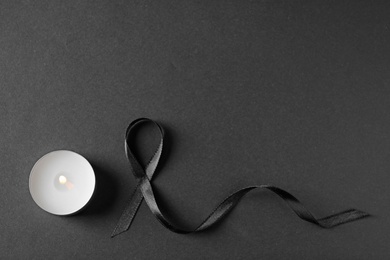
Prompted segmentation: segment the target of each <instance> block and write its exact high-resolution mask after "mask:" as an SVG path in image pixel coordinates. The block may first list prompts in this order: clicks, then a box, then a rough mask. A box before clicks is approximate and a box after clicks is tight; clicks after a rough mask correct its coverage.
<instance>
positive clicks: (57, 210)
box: [29, 150, 96, 215]
mask: <svg viewBox="0 0 390 260" xmlns="http://www.w3.org/2000/svg"><path fill="white" fill-rule="evenodd" d="M95 182H96V180H95V174H94V171H93V168H92V166H91V165H90V164H89V162H88V161H87V160H86V159H85V158H84V157H83V156H81V155H80V154H77V153H75V152H72V151H66V150H60V151H53V152H50V153H48V154H46V155H44V156H42V157H41V158H40V159H39V160H38V161H37V162H36V163H35V165H34V167H33V168H32V170H31V173H30V180H29V188H30V193H31V196H32V198H33V200H34V201H35V203H37V204H38V206H39V207H41V208H42V209H44V210H46V211H47V212H49V213H52V214H55V215H69V214H73V213H76V212H78V211H79V210H81V209H82V208H83V207H84V206H85V205H86V204H87V203H88V201H89V200H90V199H91V197H92V195H93V192H94V190H95Z"/></svg>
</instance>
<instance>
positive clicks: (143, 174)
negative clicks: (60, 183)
mask: <svg viewBox="0 0 390 260" xmlns="http://www.w3.org/2000/svg"><path fill="white" fill-rule="evenodd" d="M143 123H152V124H154V126H156V127H157V128H158V130H159V132H160V144H159V145H158V148H157V150H156V152H155V153H154V155H153V156H152V158H151V159H150V161H149V163H148V164H147V165H146V166H145V167H142V166H141V164H140V163H139V162H138V160H137V159H136V157H135V156H134V153H133V152H132V149H131V147H130V145H129V140H130V137H131V136H132V134H133V131H134V128H135V127H136V126H137V125H140V124H143ZM163 140H164V130H163V128H162V127H161V126H160V125H159V124H158V123H156V122H155V121H153V120H151V119H147V118H139V119H136V120H134V121H133V122H131V123H130V125H129V126H128V128H127V130H126V137H125V149H126V156H127V158H128V160H129V162H130V166H131V170H132V172H133V175H134V176H135V178H136V179H137V180H138V185H137V187H136V189H135V191H134V193H133V194H132V196H131V199H130V202H129V204H128V205H127V207H126V208H125V210H124V212H123V214H122V216H121V218H120V219H119V222H118V224H117V226H116V227H115V230H114V232H113V233H112V235H111V237H114V236H116V235H119V234H120V233H122V232H125V231H127V230H128V229H129V227H130V225H131V223H132V221H133V219H134V217H135V215H136V213H137V210H138V208H139V206H140V205H141V203H142V200H143V199H145V201H146V203H147V205H148V206H149V208H150V210H151V211H152V213H153V214H154V216H155V217H156V218H157V219H158V220H159V221H160V223H161V224H162V225H164V226H165V227H166V228H168V229H169V230H171V231H173V232H176V233H181V234H187V233H193V232H199V231H202V230H205V229H207V228H209V227H211V226H213V225H214V224H216V223H218V222H219V221H220V220H222V219H223V218H224V217H225V216H226V215H227V214H228V213H229V212H230V211H231V210H232V209H233V208H234V207H235V206H236V205H237V203H238V202H239V200H240V199H241V198H242V197H243V196H244V195H245V194H247V193H248V192H249V191H251V190H253V189H257V188H263V189H268V190H270V191H272V192H274V193H275V194H277V195H278V196H279V197H281V198H282V199H283V200H284V201H285V202H287V204H288V205H289V206H290V208H291V209H292V210H293V211H294V212H295V214H297V215H298V217H300V218H301V219H303V220H305V221H308V222H311V223H313V224H316V225H318V226H320V227H323V228H331V227H334V226H338V225H341V224H344V223H347V222H351V221H355V220H358V219H361V218H365V217H367V216H369V214H368V213H365V212H362V211H360V210H356V209H350V210H346V211H343V212H340V213H337V214H334V215H331V216H328V217H324V218H320V219H317V218H315V217H314V216H313V215H312V214H311V213H310V211H309V210H307V209H306V208H305V207H304V206H303V205H302V203H301V202H300V201H299V200H298V199H297V198H295V197H294V196H293V195H291V194H290V193H288V192H287V191H285V190H282V189H280V188H278V187H275V186H271V185H254V186H249V187H246V188H243V189H240V190H238V191H236V192H234V193H232V194H231V195H230V196H228V197H227V198H226V199H225V200H224V201H222V202H221V203H220V204H219V205H218V206H217V207H216V208H215V209H214V210H213V211H212V212H211V213H210V215H209V216H208V217H207V218H206V219H205V220H204V221H203V222H202V223H201V224H200V225H199V226H198V227H197V228H195V229H183V228H179V227H177V226H175V225H174V224H172V223H171V222H170V221H168V219H167V218H166V217H165V216H164V214H163V213H161V210H160V208H159V206H158V204H157V202H156V198H155V195H154V192H153V188H152V184H151V180H152V178H153V175H154V173H155V171H156V168H157V165H158V162H159V160H160V157H161V153H162V149H163Z"/></svg>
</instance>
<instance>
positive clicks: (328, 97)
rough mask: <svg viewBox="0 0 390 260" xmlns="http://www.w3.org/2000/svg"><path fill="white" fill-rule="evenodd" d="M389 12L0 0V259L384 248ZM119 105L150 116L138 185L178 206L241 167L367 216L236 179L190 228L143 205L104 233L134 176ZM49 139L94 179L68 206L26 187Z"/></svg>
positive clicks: (199, 205) (314, 254) (360, 5)
mask: <svg viewBox="0 0 390 260" xmlns="http://www.w3.org/2000/svg"><path fill="white" fill-rule="evenodd" d="M389 12H390V6H389V4H386V1H382V2H380V1H377V2H372V1H343V2H342V3H341V1H332V2H330V1H327V2H322V1H318V2H312V1H305V2H302V1H300V2H298V1H277V2H275V1H225V2H224V1H203V2H200V1H136V2H134V1H108V0H107V1H89V2H87V1H2V2H1V3H0V87H1V96H0V108H1V113H0V120H1V121H0V122H1V125H0V135H1V139H0V140H1V141H0V144H1V150H2V152H1V153H0V162H1V163H0V172H1V175H0V176H1V181H0V205H1V209H0V212H1V214H0V223H1V224H0V258H2V259H7V258H15V259H27V258H31V259H42V258H44V257H47V258H54V257H55V258H58V259H68V258H91V259H104V258H110V257H114V258H118V259H200V258H201V259H215V258H219V259H240V258H241V259H244V258H245V259H246V258H249V259H260V258H262V259H283V258H293V259H313V258H316V259H354V258H358V259H386V258H389V257H390V249H389V246H388V245H389V244H390V236H389V235H388V231H389V230H390V218H389V216H390V207H389V201H390V190H389V188H388V183H389V181H390V174H389V171H390V160H389V156H390V113H389V109H390V102H389V100H390V89H389V85H390V73H389V66H390V59H389V57H390V56H389V54H390V47H389V46H390V44H389V43H390V42H389V40H390V16H389ZM137 117H150V118H153V119H155V120H157V121H158V122H160V123H161V124H162V125H163V126H164V127H165V128H167V130H168V135H169V138H168V139H169V141H170V146H169V153H168V154H167V158H166V161H165V162H164V166H163V167H161V168H160V171H159V172H158V175H157V177H156V179H155V180H154V185H155V187H156V189H158V190H159V192H158V193H159V196H161V202H162V203H164V205H165V206H166V207H167V208H168V209H169V210H170V211H171V212H174V214H176V215H177V218H178V219H179V222H181V223H187V225H189V226H195V225H197V224H198V222H199V221H200V220H201V219H203V218H204V217H205V216H207V214H208V213H209V211H210V210H211V209H213V207H214V206H215V205H216V203H217V202H219V201H220V200H221V198H223V197H225V196H226V195H227V194H229V193H230V192H232V191H234V190H236V189H238V188H240V187H242V186H245V185H250V184H255V183H256V184H274V185H276V186H280V187H282V188H284V189H286V190H288V191H290V192H291V193H292V194H294V195H295V196H297V197H298V198H299V199H300V200H301V201H302V202H303V203H304V204H305V205H307V207H308V208H309V209H310V210H312V211H313V212H314V213H315V214H316V216H318V217H320V216H324V215H327V214H331V213H334V212H338V211H341V210H344V209H348V208H350V207H355V208H358V209H361V210H364V211H367V212H369V213H371V214H373V215H374V217H371V218H369V219H365V220H361V221H357V222H354V223H350V224H346V225H343V226H339V227H337V228H334V229H331V230H324V229H321V228H318V227H317V226H314V225H311V224H308V223H305V222H304V221H302V220H300V219H299V218H297V217H296V216H295V215H294V213H293V212H291V211H290V209H289V208H288V207H287V206H286V205H285V204H284V203H283V202H282V201H281V200H280V199H279V198H277V197H276V196H274V195H273V194H271V193H269V192H254V193H252V194H251V195H249V196H248V197H246V198H245V199H244V200H242V202H241V203H240V205H239V206H238V207H237V208H236V210H235V211H234V212H232V214H231V215H230V216H229V217H228V218H227V219H226V220H225V221H224V222H223V223H222V224H221V225H219V226H218V227H217V228H214V229H212V230H210V231H208V232H205V233H202V234H194V235H178V234H174V233H171V232H169V231H168V230H166V229H165V228H163V227H162V226H161V225H160V224H159V223H158V221H156V220H155V219H154V217H153V216H152V214H151V213H150V212H149V209H148V208H147V207H146V205H145V204H143V205H142V206H141V208H140V211H139V212H138V215H137V217H136V219H135V221H134V223H133V225H132V227H131V230H130V231H129V232H127V233H125V234H123V235H121V236H119V237H116V238H114V239H111V238H110V234H111V232H112V230H113V228H114V227H115V225H116V222H117V220H118V218H119V216H120V214H121V212H122V210H123V208H124V206H125V202H126V201H127V200H128V198H129V196H130V193H131V191H132V189H133V188H134V186H135V183H134V179H133V177H132V176H131V174H130V172H129V167H128V163H127V161H126V158H125V155H124V148H123V138H124V131H125V128H126V126H127V124H128V123H129V122H130V121H131V120H133V119H135V118H137ZM56 149H69V150H74V151H76V152H79V153H81V154H82V155H84V156H85V157H86V158H87V159H88V160H90V161H91V163H92V164H93V166H94V167H95V169H96V175H97V179H98V188H97V189H98V192H99V193H98V194H97V196H96V197H95V198H94V201H92V204H91V205H90V206H89V208H87V209H86V210H85V211H84V212H83V213H81V214H79V215H76V216H72V217H57V216H53V215H50V214H48V213H46V212H44V211H42V210H41V209H40V208H39V207H38V206H36V205H35V203H34V202H33V200H32V198H31V196H30V194H29V190H28V176H29V172H30V170H31V168H32V166H33V164H34V163H35V161H36V160H37V159H38V158H40V157H41V156H42V155H44V154H45V153H47V152H49V151H52V150H56Z"/></svg>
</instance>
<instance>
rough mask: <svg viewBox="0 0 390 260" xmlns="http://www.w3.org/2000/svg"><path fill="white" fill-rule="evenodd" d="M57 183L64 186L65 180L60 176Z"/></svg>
mask: <svg viewBox="0 0 390 260" xmlns="http://www.w3.org/2000/svg"><path fill="white" fill-rule="evenodd" d="M58 181H59V182H60V183H61V184H65V183H66V181H67V179H66V177H65V176H64V175H61V176H60V177H59V178H58Z"/></svg>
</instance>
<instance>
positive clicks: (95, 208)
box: [79, 161, 118, 216]
mask: <svg viewBox="0 0 390 260" xmlns="http://www.w3.org/2000/svg"><path fill="white" fill-rule="evenodd" d="M91 165H92V167H93V169H94V171H95V178H96V186H95V191H94V194H93V196H92V198H91V200H90V201H89V203H88V204H87V205H86V207H85V208H84V209H83V210H82V211H80V213H79V214H80V215H85V216H87V215H104V214H108V213H109V212H110V210H111V208H112V206H113V204H114V203H113V201H115V200H116V199H117V196H118V193H117V190H118V183H117V181H116V180H115V179H114V178H113V175H112V173H111V170H108V169H106V168H104V167H103V166H101V165H98V164H97V163H94V162H93V161H92V162H91Z"/></svg>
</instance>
